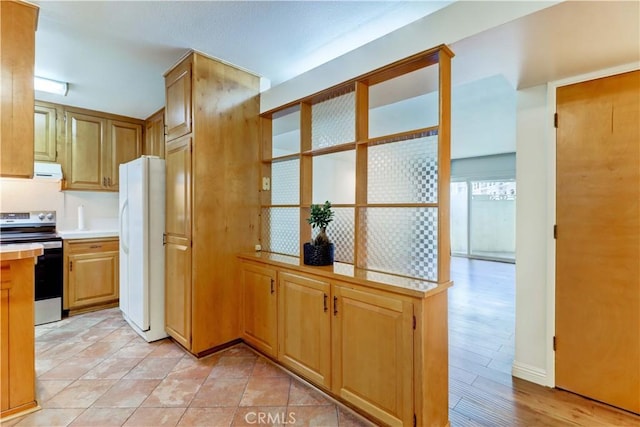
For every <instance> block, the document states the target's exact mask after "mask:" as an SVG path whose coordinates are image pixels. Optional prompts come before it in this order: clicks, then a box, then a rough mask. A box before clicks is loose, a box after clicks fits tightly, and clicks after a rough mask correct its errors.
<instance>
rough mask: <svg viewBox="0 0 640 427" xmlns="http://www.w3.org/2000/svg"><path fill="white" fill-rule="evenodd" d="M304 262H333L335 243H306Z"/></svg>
mask: <svg viewBox="0 0 640 427" xmlns="http://www.w3.org/2000/svg"><path fill="white" fill-rule="evenodd" d="M303 249H304V263H305V264H306V265H331V264H333V252H334V246H333V243H329V244H327V245H312V244H311V243H305V244H304V248H303Z"/></svg>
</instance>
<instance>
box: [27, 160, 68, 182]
mask: <svg viewBox="0 0 640 427" xmlns="http://www.w3.org/2000/svg"><path fill="white" fill-rule="evenodd" d="M33 179H47V180H52V181H61V180H62V166H61V165H60V163H44V162H35V163H34V167H33Z"/></svg>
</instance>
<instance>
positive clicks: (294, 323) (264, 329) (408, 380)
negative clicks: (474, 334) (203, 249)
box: [241, 255, 450, 426]
mask: <svg viewBox="0 0 640 427" xmlns="http://www.w3.org/2000/svg"><path fill="white" fill-rule="evenodd" d="M257 256H259V255H257ZM257 256H255V257H257ZM267 257H268V255H267ZM246 258H248V259H243V261H242V263H241V264H242V268H241V270H242V277H243V279H242V285H243V295H244V296H243V301H244V305H243V307H244V312H243V339H244V340H245V341H246V342H247V343H248V344H250V345H251V346H253V347H255V348H256V349H258V350H260V351H262V352H264V353H265V354H267V355H269V356H271V357H274V358H276V359H277V360H278V362H279V363H281V364H282V365H283V366H285V367H286V368H288V369H290V370H291V371H293V372H295V373H297V374H298V375H300V376H301V377H303V378H305V379H306V380H308V381H310V382H312V383H313V384H315V385H317V386H318V387H320V388H322V389H323V390H325V391H327V392H328V393H330V394H331V395H333V396H334V397H336V398H337V399H339V400H341V401H343V402H346V403H348V404H349V405H351V406H353V407H355V408H358V409H360V410H361V411H362V412H363V413H365V414H367V415H368V416H370V417H371V418H372V419H375V420H376V421H378V422H380V423H382V424H384V425H389V426H413V425H421V426H422V425H425V426H427V425H429V426H431V425H433V426H446V425H447V423H448V397H447V396H448V380H447V377H448V370H447V367H448V351H447V347H448V344H447V307H446V302H447V293H446V289H447V287H448V286H450V283H449V284H445V285H436V284H427V283H425V286H424V288H421V287H420V286H418V287H416V288H415V289H414V288H412V287H411V285H408V286H406V287H405V288H400V287H399V288H398V290H397V292H394V290H395V288H394V287H395V285H386V286H380V283H376V282H370V281H368V280H362V279H360V278H355V277H354V280H353V281H352V282H349V281H347V280H343V276H342V275H338V274H334V273H333V272H332V271H330V270H328V269H326V270H323V269H319V270H318V272H319V274H312V273H310V270H313V269H312V268H309V267H303V266H300V267H299V268H297V266H288V265H282V264H284V263H283V262H281V261H278V262H274V263H268V262H264V263H259V262H254V260H253V257H251V256H247V257H246ZM281 258H282V257H280V258H277V259H278V260H280V259H281ZM274 279H275V280H276V283H277V287H276V288H273V287H272V283H273V280H274ZM369 283H371V285H372V286H369V285H368V284H369ZM423 289H424V290H423ZM275 316H277V320H274V317H275ZM276 330H277V335H274V333H275V332H274V331H276ZM274 349H277V352H275V353H274V351H275V350H274Z"/></svg>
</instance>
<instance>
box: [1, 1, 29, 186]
mask: <svg viewBox="0 0 640 427" xmlns="http://www.w3.org/2000/svg"><path fill="white" fill-rule="evenodd" d="M37 21H38V6H35V5H33V4H31V3H25V2H21V1H1V2H0V66H1V73H2V75H1V78H0V91H1V92H0V95H1V96H0V98H2V101H1V102H2V107H1V108H0V176H14V177H22V178H30V177H31V176H33V159H34V156H33V70H34V64H35V40H36V35H35V31H36V24H37Z"/></svg>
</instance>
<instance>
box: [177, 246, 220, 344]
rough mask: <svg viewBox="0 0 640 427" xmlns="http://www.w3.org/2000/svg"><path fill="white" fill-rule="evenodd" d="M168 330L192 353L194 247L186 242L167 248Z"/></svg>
mask: <svg viewBox="0 0 640 427" xmlns="http://www.w3.org/2000/svg"><path fill="white" fill-rule="evenodd" d="M210 326H211V327H214V325H210ZM165 329H166V331H167V333H168V334H169V335H171V336H172V337H173V338H174V339H175V340H176V341H177V342H179V343H180V344H181V345H182V346H184V347H185V348H186V349H187V350H189V349H191V244H190V243H189V241H188V240H187V239H184V238H172V237H168V238H167V243H166V245H165Z"/></svg>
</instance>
